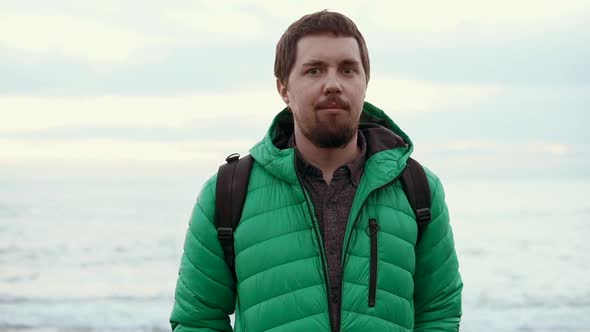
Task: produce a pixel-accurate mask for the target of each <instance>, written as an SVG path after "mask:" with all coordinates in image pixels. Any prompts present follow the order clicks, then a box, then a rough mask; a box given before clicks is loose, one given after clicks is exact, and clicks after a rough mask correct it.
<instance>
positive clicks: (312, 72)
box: [307, 68, 320, 75]
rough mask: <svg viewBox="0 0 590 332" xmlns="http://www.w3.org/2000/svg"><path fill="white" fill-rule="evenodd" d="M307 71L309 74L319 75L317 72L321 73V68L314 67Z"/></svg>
mask: <svg viewBox="0 0 590 332" xmlns="http://www.w3.org/2000/svg"><path fill="white" fill-rule="evenodd" d="M307 73H308V74H309V75H317V74H319V73H320V70H319V69H317V68H312V69H310V70H308V71H307Z"/></svg>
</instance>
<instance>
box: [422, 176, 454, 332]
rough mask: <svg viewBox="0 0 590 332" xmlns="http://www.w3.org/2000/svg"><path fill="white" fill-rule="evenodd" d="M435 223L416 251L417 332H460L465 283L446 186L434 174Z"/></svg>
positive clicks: (430, 225)
mask: <svg viewBox="0 0 590 332" xmlns="http://www.w3.org/2000/svg"><path fill="white" fill-rule="evenodd" d="M426 172H427V174H428V182H429V184H430V189H431V195H432V207H431V213H432V221H431V222H430V224H429V225H428V226H427V227H426V228H425V229H424V233H423V234H422V238H421V239H420V242H419V243H418V245H417V247H416V271H415V274H414V287H415V288H414V310H415V317H414V320H415V326H414V331H416V332H429V331H441V332H442V331H445V332H451V331H453V332H454V331H458V330H459V323H460V320H461V291H462V289H463V282H462V281H461V276H460V274H459V262H458V260H457V254H456V252H455V244H454V241H453V233H452V230H451V225H450V224H449V211H448V209H447V205H446V203H445V197H444V196H445V194H444V190H443V187H442V184H441V183H440V181H439V180H438V178H437V177H436V176H435V175H433V174H432V173H431V172H430V171H428V170H426Z"/></svg>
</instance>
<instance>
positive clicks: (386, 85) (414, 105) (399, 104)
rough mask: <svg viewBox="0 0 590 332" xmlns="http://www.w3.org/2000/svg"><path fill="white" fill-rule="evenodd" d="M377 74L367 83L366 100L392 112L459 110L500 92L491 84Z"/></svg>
mask: <svg viewBox="0 0 590 332" xmlns="http://www.w3.org/2000/svg"><path fill="white" fill-rule="evenodd" d="M381 77H383V76H381ZM381 77H374V78H373V79H372V80H371V81H370V82H369V88H368V90H367V100H369V101H371V100H376V101H378V103H379V105H381V107H382V108H383V109H385V110H388V112H391V113H392V114H400V113H404V112H412V113H415V112H421V113H422V112H448V111H452V110H454V109H455V110H456V109H463V108H465V107H468V106H473V105H477V104H481V103H483V102H485V101H486V100H488V99H492V98H495V97H497V96H498V95H499V94H500V92H501V91H502V89H501V88H500V87H498V86H492V85H467V84H440V83H435V82H428V81H420V80H412V79H395V78H385V77H383V78H381Z"/></svg>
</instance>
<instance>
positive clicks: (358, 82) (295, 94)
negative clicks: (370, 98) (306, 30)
mask: <svg viewBox="0 0 590 332" xmlns="http://www.w3.org/2000/svg"><path fill="white" fill-rule="evenodd" d="M277 89H278V90H279V93H280V95H281V97H282V98H283V100H284V101H285V103H287V105H288V106H289V108H290V109H291V111H292V112H293V118H294V121H295V131H296V133H297V132H298V133H299V134H303V136H304V137H305V138H307V139H308V140H309V141H310V142H311V143H313V144H314V145H315V146H317V147H321V148H337V147H342V146H344V145H346V144H347V143H348V142H350V140H351V139H352V137H354V135H355V134H356V131H357V129H358V123H359V118H360V115H361V111H362V109H363V101H364V99H365V91H366V89H367V80H366V76H365V71H364V68H363V66H362V63H361V57H360V50H359V46H358V43H357V41H356V39H354V38H353V37H336V36H334V35H333V34H319V35H309V36H305V37H303V38H301V39H300V40H299V41H298V43H297V58H296V59H295V64H294V65H293V68H292V69H291V72H290V74H289V79H288V82H287V85H286V86H285V85H283V84H282V83H281V82H278V81H277Z"/></svg>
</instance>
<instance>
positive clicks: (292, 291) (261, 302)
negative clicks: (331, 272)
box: [242, 282, 323, 313]
mask: <svg viewBox="0 0 590 332" xmlns="http://www.w3.org/2000/svg"><path fill="white" fill-rule="evenodd" d="M322 284H323V282H322V283H317V284H313V285H310V286H305V287H301V288H297V289H293V290H290V291H287V292H284V293H281V294H277V295H275V296H273V297H270V298H268V299H264V300H262V301H260V302H258V303H255V304H253V305H251V306H249V307H247V308H246V309H242V313H245V312H246V311H248V310H249V309H252V308H254V307H256V306H259V305H262V304H263V303H264V302H268V301H270V300H273V299H276V298H277V297H281V296H284V295H287V294H289V293H294V292H298V291H301V290H304V289H308V288H312V287H317V286H320V285H322Z"/></svg>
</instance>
